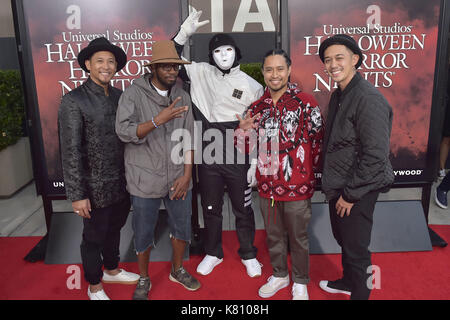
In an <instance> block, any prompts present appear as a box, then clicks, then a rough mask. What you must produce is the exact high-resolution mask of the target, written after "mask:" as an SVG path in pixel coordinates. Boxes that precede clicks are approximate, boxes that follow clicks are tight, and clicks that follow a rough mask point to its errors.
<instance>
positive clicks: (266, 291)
mask: <svg viewBox="0 0 450 320" xmlns="http://www.w3.org/2000/svg"><path fill="white" fill-rule="evenodd" d="M288 285H289V275H288V276H286V277H284V278H279V277H274V276H270V277H269V279H267V283H266V284H265V285H263V286H262V287H261V288H259V291H258V294H259V296H260V297H261V298H270V297H271V296H273V295H274V294H275V293H277V292H278V291H279V290H281V289H283V288H286V287H287V286H288Z"/></svg>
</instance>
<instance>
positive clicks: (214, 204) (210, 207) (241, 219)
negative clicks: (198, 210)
mask: <svg viewBox="0 0 450 320" xmlns="http://www.w3.org/2000/svg"><path fill="white" fill-rule="evenodd" d="M248 167H249V166H248V165H234V164H231V165H230V164H227V165H215V164H214V165H200V166H199V184H200V192H201V199H202V201H201V202H202V209H203V220H204V222H205V239H204V247H205V252H206V254H208V255H211V256H215V257H218V258H223V248H222V220H223V216H222V206H223V196H224V187H225V185H226V186H227V191H228V196H229V197H230V200H231V205H232V208H233V213H234V215H235V217H236V233H237V236H238V240H239V244H240V248H239V250H238V254H239V256H240V257H241V258H242V259H244V260H248V259H253V258H256V252H257V249H256V247H255V246H254V245H253V242H254V240H255V215H254V212H253V209H252V206H251V195H252V194H251V188H250V187H248V183H247V169H248Z"/></svg>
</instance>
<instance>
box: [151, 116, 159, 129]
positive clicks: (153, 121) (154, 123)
mask: <svg viewBox="0 0 450 320" xmlns="http://www.w3.org/2000/svg"><path fill="white" fill-rule="evenodd" d="M152 123H153V125H154V126H155V128H158V126H157V125H156V122H155V120H153V117H152Z"/></svg>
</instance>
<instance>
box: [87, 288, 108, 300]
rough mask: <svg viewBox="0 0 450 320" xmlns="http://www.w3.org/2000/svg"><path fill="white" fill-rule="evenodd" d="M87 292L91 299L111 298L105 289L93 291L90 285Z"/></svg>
mask: <svg viewBox="0 0 450 320" xmlns="http://www.w3.org/2000/svg"><path fill="white" fill-rule="evenodd" d="M87 294H88V297H89V299H90V300H111V299H109V297H108V296H107V295H106V293H105V290H103V289H102V290H100V291H97V292H91V287H90V286H89V287H88V292H87Z"/></svg>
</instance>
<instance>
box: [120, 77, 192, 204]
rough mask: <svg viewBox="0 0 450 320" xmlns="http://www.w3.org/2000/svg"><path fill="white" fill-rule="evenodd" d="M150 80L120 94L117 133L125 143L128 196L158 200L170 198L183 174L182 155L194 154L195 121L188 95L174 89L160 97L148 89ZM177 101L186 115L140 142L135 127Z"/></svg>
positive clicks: (137, 80)
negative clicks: (174, 185)
mask: <svg viewBox="0 0 450 320" xmlns="http://www.w3.org/2000/svg"><path fill="white" fill-rule="evenodd" d="M150 80H151V74H145V75H144V76H142V77H141V78H138V79H136V80H135V81H134V82H133V84H132V85H131V86H130V87H128V88H127V89H126V90H125V91H124V93H123V94H122V96H121V98H120V101H119V107H118V109H117V116H116V133H117V135H118V136H119V138H120V140H122V141H123V142H125V176H126V179H127V189H128V191H129V192H130V194H131V195H134V196H138V197H141V198H161V197H165V196H166V195H168V194H169V190H170V188H171V187H172V186H173V183H174V181H175V180H176V179H178V178H179V177H181V176H182V175H183V174H184V157H183V155H182V153H183V151H184V152H186V151H189V150H194V120H193V116H192V106H191V102H190V99H189V95H188V94H187V93H186V92H185V91H184V90H183V89H181V88H178V87H177V86H173V87H172V88H171V90H170V91H169V95H168V96H167V97H163V96H161V95H160V94H159V93H158V92H157V91H156V90H155V89H154V88H153V87H152V86H151V85H150ZM177 97H181V101H180V102H178V103H177V105H176V107H180V106H188V108H189V109H188V111H187V112H185V113H183V115H182V117H181V118H175V119H172V120H170V121H168V122H167V123H164V124H162V125H160V126H158V128H155V129H154V130H153V131H151V132H150V133H149V134H148V135H147V136H145V137H144V138H142V139H140V138H139V137H138V136H137V127H138V125H139V124H140V123H144V122H147V121H150V120H151V119H152V117H156V116H157V115H158V114H159V113H160V112H161V111H162V110H163V109H164V108H166V107H167V106H169V105H170V104H171V103H172V101H173V100H175V99H176V98H177ZM177 129H184V130H177ZM191 188H192V181H191V182H190V186H189V189H191Z"/></svg>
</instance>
